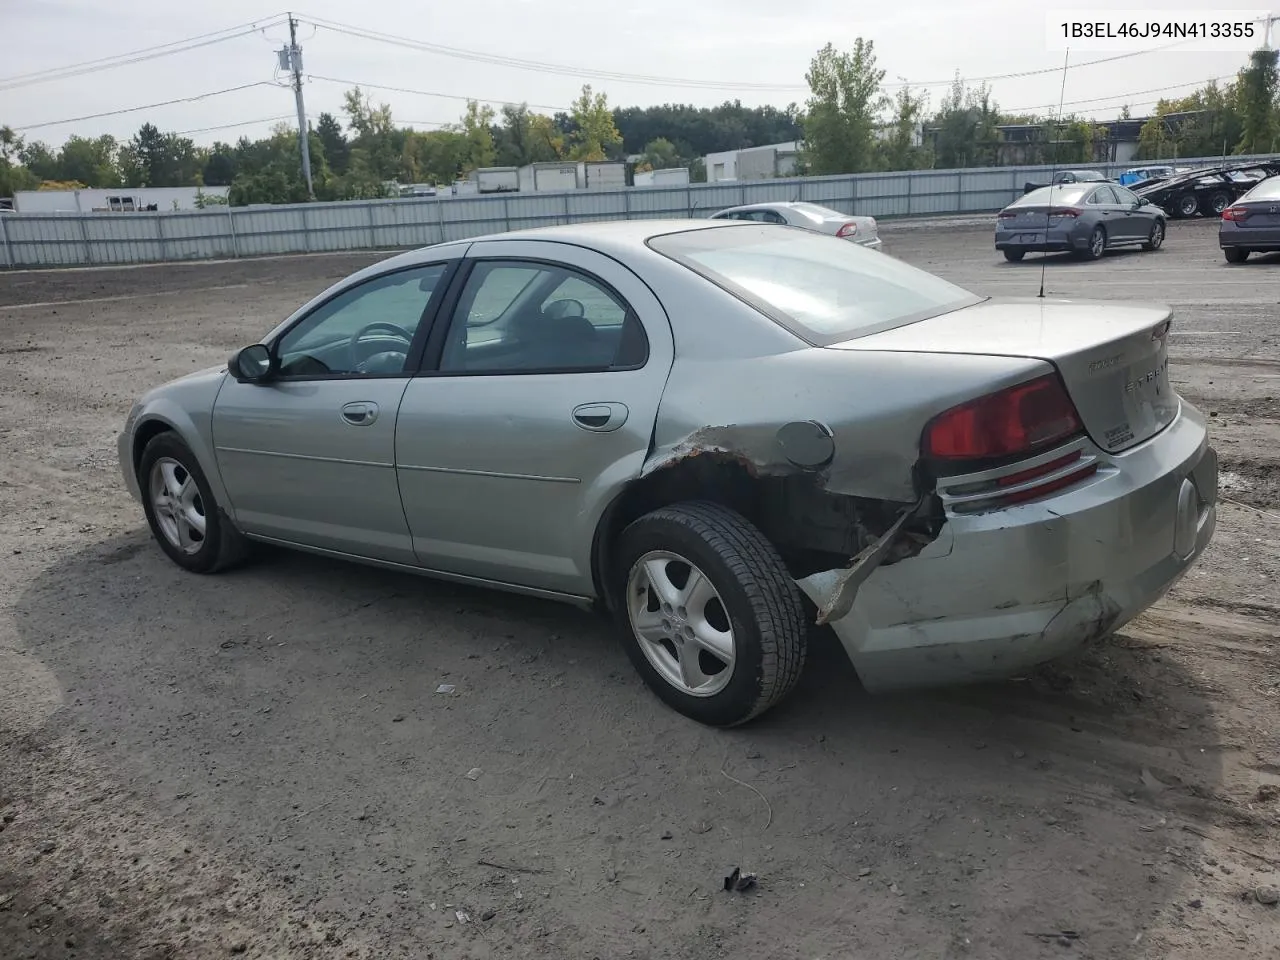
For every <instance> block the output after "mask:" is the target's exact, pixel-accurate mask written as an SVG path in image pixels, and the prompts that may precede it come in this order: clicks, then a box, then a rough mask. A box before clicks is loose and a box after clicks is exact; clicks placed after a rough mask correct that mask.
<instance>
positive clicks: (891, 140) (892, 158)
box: [876, 86, 933, 170]
mask: <svg viewBox="0 0 1280 960" xmlns="http://www.w3.org/2000/svg"><path fill="white" fill-rule="evenodd" d="M927 103H928V94H927V93H924V92H923V91H922V92H921V93H919V94H916V93H914V92H912V90H911V88H910V87H905V86H904V87H903V88H902V89H900V90H899V91H898V93H897V95H896V96H895V97H894V99H893V122H892V123H891V125H890V127H889V129H888V132H887V134H888V135H887V136H886V137H885V138H884V139H882V140H881V141H880V142H879V143H878V144H877V149H876V160H877V163H876V165H877V166H878V167H879V168H880V169H882V170H922V169H927V168H928V167H931V166H933V155H932V153H931V152H930V151H929V150H928V149H926V148H925V146H924V145H923V143H922V140H923V138H922V137H921V126H922V123H923V120H924V111H925V106H926V104H927Z"/></svg>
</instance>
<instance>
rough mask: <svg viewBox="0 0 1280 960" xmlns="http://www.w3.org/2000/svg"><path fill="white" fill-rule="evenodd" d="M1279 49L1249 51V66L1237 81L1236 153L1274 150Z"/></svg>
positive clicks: (1242, 71) (1241, 72)
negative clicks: (1239, 130) (1237, 128)
mask: <svg viewBox="0 0 1280 960" xmlns="http://www.w3.org/2000/svg"><path fill="white" fill-rule="evenodd" d="M1278 58H1280V50H1272V49H1269V48H1267V49H1262V50H1255V51H1253V53H1251V54H1249V65H1248V66H1247V67H1245V68H1243V69H1242V70H1241V71H1240V74H1239V78H1238V79H1237V80H1236V85H1235V92H1236V109H1237V111H1238V112H1239V115H1240V124H1241V127H1242V128H1243V129H1242V130H1241V133H1240V139H1239V140H1238V141H1237V142H1236V145H1235V152H1236V153H1271V152H1272V151H1273V150H1275V149H1276V88H1277V76H1276V61H1277V59H1278Z"/></svg>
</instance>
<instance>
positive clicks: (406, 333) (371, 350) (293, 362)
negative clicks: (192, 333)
mask: <svg viewBox="0 0 1280 960" xmlns="http://www.w3.org/2000/svg"><path fill="white" fill-rule="evenodd" d="M444 273H445V265H444V264H440V263H437V264H432V265H430V266H424V267H415V268H414V269H412V270H399V271H396V272H395V273H388V274H384V275H382V276H380V277H375V278H373V279H372V280H366V281H365V282H364V283H361V284H359V285H357V286H355V287H352V288H350V289H348V290H344V291H343V292H342V293H340V294H338V295H337V296H336V297H334V298H333V299H331V300H328V301H326V302H325V303H323V304H321V305H320V306H318V307H316V309H315V310H313V311H312V312H311V313H309V314H308V315H307V316H306V317H304V318H303V319H302V320H301V321H300V322H299V323H297V324H296V325H295V326H293V327H291V328H290V329H289V330H288V331H286V332H285V334H284V335H283V336H282V337H281V338H280V339H279V341H277V343H276V346H275V353H276V357H277V360H278V363H279V370H280V376H282V377H300V378H311V377H369V376H395V375H397V374H404V373H406V370H405V366H406V363H407V362H408V356H409V347H410V344H411V343H412V341H413V337H414V334H416V333H417V331H418V325H419V324H420V323H421V322H422V316H423V314H424V313H425V312H426V310H427V305H428V304H429V303H430V302H431V296H432V294H433V293H435V291H436V289H437V287H438V286H439V285H440V281H441V279H442V278H443V277H444Z"/></svg>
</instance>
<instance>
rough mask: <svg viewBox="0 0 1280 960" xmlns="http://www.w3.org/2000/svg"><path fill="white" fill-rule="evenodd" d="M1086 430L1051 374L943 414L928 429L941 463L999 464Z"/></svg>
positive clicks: (928, 441) (929, 453) (932, 454)
mask: <svg viewBox="0 0 1280 960" xmlns="http://www.w3.org/2000/svg"><path fill="white" fill-rule="evenodd" d="M1082 429H1083V427H1082V425H1081V423H1080V417H1079V416H1078V415H1077V413H1076V408H1075V404H1073V403H1072V402H1071V398H1070V397H1069V396H1067V392H1066V390H1064V389H1063V386H1062V382H1061V381H1060V380H1059V379H1058V377H1057V375H1056V374H1052V373H1050V374H1046V375H1045V376H1043V377H1037V378H1036V379H1035V380H1028V381H1027V382H1026V383H1020V384H1018V385H1017V386H1013V387H1009V388H1007V389H1005V390H1001V391H999V392H998V393H993V394H989V395H988V396H985V397H979V398H978V399H977V400H970V401H969V402H968V403H962V404H960V405H959V406H956V407H952V408H951V409H950V410H946V411H944V412H943V413H940V414H938V416H936V417H934V418H933V420H931V421H930V422H929V425H928V426H927V427H925V430H924V441H923V444H922V446H923V448H924V455H925V456H926V457H928V458H931V459H935V460H997V459H1004V458H1007V457H1012V456H1015V455H1018V454H1028V455H1029V454H1031V453H1034V452H1036V451H1037V450H1040V449H1043V448H1046V447H1049V446H1052V445H1053V444H1055V443H1060V442H1062V441H1063V440H1066V439H1067V438H1069V437H1072V436H1075V435H1076V434H1078V433H1080V432H1081V430H1082Z"/></svg>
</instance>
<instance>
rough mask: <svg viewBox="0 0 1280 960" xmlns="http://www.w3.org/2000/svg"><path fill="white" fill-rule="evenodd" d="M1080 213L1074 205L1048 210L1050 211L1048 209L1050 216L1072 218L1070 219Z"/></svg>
mask: <svg viewBox="0 0 1280 960" xmlns="http://www.w3.org/2000/svg"><path fill="white" fill-rule="evenodd" d="M1080 213H1081V211H1079V210H1077V209H1075V208H1074V207H1060V208H1058V209H1055V210H1050V211H1049V216H1051V217H1070V218H1072V219H1075V218H1076V217H1078V216H1080Z"/></svg>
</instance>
